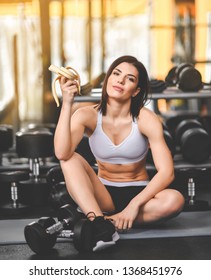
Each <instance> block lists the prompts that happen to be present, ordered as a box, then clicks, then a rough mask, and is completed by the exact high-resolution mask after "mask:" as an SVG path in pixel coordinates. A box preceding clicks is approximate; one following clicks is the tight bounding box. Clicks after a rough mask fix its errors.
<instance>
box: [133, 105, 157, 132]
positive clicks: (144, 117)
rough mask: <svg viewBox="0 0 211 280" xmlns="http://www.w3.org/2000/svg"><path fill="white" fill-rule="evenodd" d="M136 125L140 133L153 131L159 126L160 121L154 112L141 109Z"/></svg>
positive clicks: (144, 108)
mask: <svg viewBox="0 0 211 280" xmlns="http://www.w3.org/2000/svg"><path fill="white" fill-rule="evenodd" d="M138 125H139V128H140V129H141V130H142V131H143V130H144V131H145V130H153V129H155V128H158V127H160V126H161V120H160V118H159V116H158V115H157V114H156V113H155V112H153V111H152V110H150V109H148V108H146V107H143V108H142V109H141V110H140V113H139V116H138Z"/></svg>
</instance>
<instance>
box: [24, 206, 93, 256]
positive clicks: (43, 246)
mask: <svg viewBox="0 0 211 280" xmlns="http://www.w3.org/2000/svg"><path fill="white" fill-rule="evenodd" d="M92 236H93V233H92V226H91V222H90V221H89V220H88V219H85V218H83V219H82V218H81V215H80V214H79V213H78V212H77V210H75V209H74V208H73V207H71V206H70V205H64V206H63V207H61V208H60V209H59V212H58V221H57V222H56V220H55V219H53V218H51V217H42V218H40V219H39V220H38V222H32V223H31V224H29V225H27V226H25V228H24V237H25V240H26V242H27V244H28V245H29V247H30V248H31V250H32V251H33V252H35V253H36V254H45V253H47V252H48V251H49V250H51V249H52V248H53V246H54V245H55V243H56V240H57V238H68V239H70V240H72V241H73V244H74V247H75V248H76V249H77V250H78V251H79V252H86V251H91V250H92V247H93V244H92V243H93V242H92V240H93V238H92Z"/></svg>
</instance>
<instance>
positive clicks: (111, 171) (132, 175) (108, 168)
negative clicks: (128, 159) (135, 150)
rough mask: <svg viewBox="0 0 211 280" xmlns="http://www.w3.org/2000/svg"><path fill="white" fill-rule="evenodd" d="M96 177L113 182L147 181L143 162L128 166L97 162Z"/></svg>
mask: <svg viewBox="0 0 211 280" xmlns="http://www.w3.org/2000/svg"><path fill="white" fill-rule="evenodd" d="M97 164H98V176H99V177H101V178H103V179H106V180H109V181H113V182H130V181H131V182H133V181H146V180H149V178H148V174H147V170H146V167H145V160H143V161H139V162H135V163H130V164H111V163H105V162H100V161H97Z"/></svg>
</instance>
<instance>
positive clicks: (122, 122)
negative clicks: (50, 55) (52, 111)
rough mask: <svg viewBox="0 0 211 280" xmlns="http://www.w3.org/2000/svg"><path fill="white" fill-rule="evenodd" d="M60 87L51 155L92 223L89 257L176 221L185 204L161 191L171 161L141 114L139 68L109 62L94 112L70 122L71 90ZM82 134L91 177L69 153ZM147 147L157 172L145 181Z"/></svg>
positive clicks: (170, 174)
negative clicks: (145, 228)
mask: <svg viewBox="0 0 211 280" xmlns="http://www.w3.org/2000/svg"><path fill="white" fill-rule="evenodd" d="M60 86H61V90H62V96H63V103H62V108H61V113H60V117H59V120H58V125H57V128H56V132H55V154H56V156H57V158H58V159H59V160H60V162H61V168H62V171H63V173H64V177H65V181H66V186H67V190H68V192H69V194H70V195H71V197H72V198H73V199H74V201H75V202H76V203H77V205H78V206H79V207H80V208H81V210H82V211H83V213H84V214H85V215H87V217H88V218H89V219H90V220H92V221H93V226H94V227H95V231H94V232H95V241H94V245H93V246H94V250H98V249H99V248H100V249H101V248H102V247H103V246H110V245H112V244H115V241H116V240H117V239H118V233H117V231H121V230H128V229H130V228H131V227H132V226H133V225H141V224H146V223H152V222H158V221H162V220H164V219H167V218H169V217H173V216H175V215H176V214H178V213H179V212H180V211H181V210H182V208H183V204H184V198H183V196H182V195H181V194H180V193H179V192H178V191H176V190H173V189H167V187H168V186H169V184H170V183H171V182H172V181H173V180H174V167H173V160H172V157H171V153H170V151H169V149H168V147H167V145H166V143H165V140H164V138H163V129H162V124H161V122H160V120H159V118H158V116H157V115H156V114H155V113H154V112H152V111H150V110H149V109H147V108H145V107H144V104H145V102H146V100H147V96H148V88H149V79H148V75H147V71H146V69H145V67H144V65H143V64H142V63H141V62H140V61H138V60H137V59H136V58H135V57H133V56H122V57H119V58H118V59H116V60H115V61H114V62H113V63H112V65H111V66H110V68H109V70H108V72H107V74H106V77H105V80H104V84H103V88H102V99H101V102H100V104H99V105H95V106H93V105H92V106H88V107H83V108H80V109H78V110H77V111H76V112H75V113H74V114H72V106H73V102H74V96H75V95H76V94H78V87H77V82H76V81H70V80H67V79H66V78H65V77H61V80H60ZM84 133H85V134H87V135H88V136H89V143H90V148H91V150H92V152H93V154H94V155H95V157H96V160H97V164H98V175H96V173H95V172H94V171H93V169H92V168H91V166H89V164H88V163H87V162H86V161H85V159H84V158H82V157H81V156H80V155H79V154H77V153H75V152H74V151H75V149H76V147H77V145H78V143H79V142H80V140H81V139H82V137H83V135H84ZM149 146H150V148H151V151H152V156H153V160H154V164H155V168H156V170H157V172H156V174H155V176H154V177H153V178H152V179H151V180H149V177H148V174H147V170H146V156H147V151H148V147H149ZM104 212H106V213H107V216H106V217H105V216H104ZM116 230H117V231H116ZM102 244H103V245H102ZM101 245H102V246H101Z"/></svg>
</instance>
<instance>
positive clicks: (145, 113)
mask: <svg viewBox="0 0 211 280" xmlns="http://www.w3.org/2000/svg"><path fill="white" fill-rule="evenodd" d="M143 118H144V119H145V118H147V119H148V118H149V119H155V120H158V119H159V118H158V115H157V114H156V113H155V112H153V111H152V110H150V109H148V108H146V107H143V108H142V109H141V110H140V112H139V115H138V120H140V121H141V120H143Z"/></svg>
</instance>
